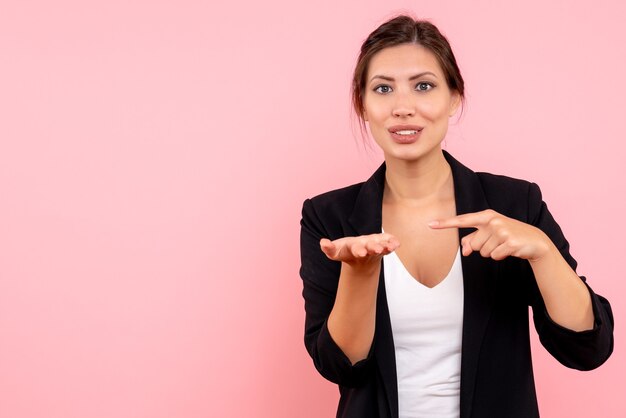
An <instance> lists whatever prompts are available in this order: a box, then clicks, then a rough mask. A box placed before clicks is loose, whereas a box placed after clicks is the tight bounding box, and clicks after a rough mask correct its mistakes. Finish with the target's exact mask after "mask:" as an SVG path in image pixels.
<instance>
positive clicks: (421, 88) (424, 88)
mask: <svg viewBox="0 0 626 418" xmlns="http://www.w3.org/2000/svg"><path fill="white" fill-rule="evenodd" d="M416 87H417V90H419V91H428V90H430V89H432V88H433V87H435V85H434V84H433V83H428V82H426V81H422V82H420V83H417V86H416Z"/></svg>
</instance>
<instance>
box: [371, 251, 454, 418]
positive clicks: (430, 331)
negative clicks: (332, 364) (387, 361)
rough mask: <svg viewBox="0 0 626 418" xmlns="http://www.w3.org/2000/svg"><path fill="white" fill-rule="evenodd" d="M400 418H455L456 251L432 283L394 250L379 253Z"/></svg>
mask: <svg viewBox="0 0 626 418" xmlns="http://www.w3.org/2000/svg"><path fill="white" fill-rule="evenodd" d="M383 268H384V277H385V280H384V281H385V291H386V294H387V303H388V306H389V315H390V320H391V329H392V333H393V341H394V346H395V355H396V371H397V377H398V402H399V404H398V407H399V417H400V418H422V417H425V418H426V417H428V418H458V417H459V402H460V382H461V381H460V375H461V341H462V338H461V337H462V327H463V273H462V268H461V249H460V247H459V249H458V250H457V254H456V257H455V259H454V262H453V264H452V267H451V269H450V271H449V272H448V274H447V276H446V277H445V278H444V279H443V280H442V281H441V282H440V283H438V284H437V285H436V286H433V287H432V288H430V287H427V286H425V285H423V284H421V283H420V282H418V281H417V280H416V279H415V278H414V277H413V276H412V275H411V274H410V273H409V272H408V270H407V269H406V267H405V266H404V264H403V263H402V261H401V260H400V258H399V257H398V255H397V254H396V253H395V251H394V252H391V253H390V254H387V255H385V256H383Z"/></svg>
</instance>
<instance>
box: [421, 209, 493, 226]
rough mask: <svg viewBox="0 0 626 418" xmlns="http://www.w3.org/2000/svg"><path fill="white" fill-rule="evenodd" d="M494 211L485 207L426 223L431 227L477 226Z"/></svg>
mask: <svg viewBox="0 0 626 418" xmlns="http://www.w3.org/2000/svg"><path fill="white" fill-rule="evenodd" d="M494 214H495V211H493V210H491V209H486V210H483V211H480V212H473V213H464V214H462V215H457V216H452V217H450V218H445V219H439V220H434V221H431V222H429V223H428V226H429V227H431V228H433V229H443V228H478V227H479V226H482V225H484V224H486V223H487V222H489V220H490V219H491V218H492V217H493V216H494Z"/></svg>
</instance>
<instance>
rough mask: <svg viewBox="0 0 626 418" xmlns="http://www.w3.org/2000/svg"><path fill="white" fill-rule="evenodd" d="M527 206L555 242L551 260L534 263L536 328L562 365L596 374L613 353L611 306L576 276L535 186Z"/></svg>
mask: <svg viewBox="0 0 626 418" xmlns="http://www.w3.org/2000/svg"><path fill="white" fill-rule="evenodd" d="M528 202H529V206H528V216H529V217H528V219H529V222H530V223H531V224H532V225H534V226H535V227H537V228H539V229H540V230H541V231H542V232H543V233H545V234H546V236H547V237H548V238H549V239H550V243H551V245H550V250H549V251H548V252H547V255H546V257H547V258H545V259H541V260H537V261H530V260H529V264H530V267H531V269H532V273H533V275H534V276H535V281H536V287H535V286H532V285H531V287H533V288H535V291H534V292H531V294H532V295H533V296H532V297H531V305H532V307H533V320H534V323H535V328H536V329H537V333H538V334H539V338H540V340H541V343H542V344H543V346H544V347H545V348H546V349H547V350H548V351H549V352H550V353H551V354H552V355H553V356H554V357H555V358H556V359H557V360H558V361H559V362H561V363H562V364H564V365H565V366H567V367H571V368H574V369H579V370H590V369H594V368H596V367H598V366H600V365H601V364H602V363H604V362H605V361H606V360H607V359H608V358H609V356H610V355H611V353H612V351H613V325H614V320H613V313H612V310H611V306H610V304H609V302H608V301H607V300H606V299H605V298H603V297H602V296H600V295H597V294H595V293H594V292H593V290H592V289H591V288H590V287H589V286H588V285H587V283H586V278H585V277H584V276H578V274H577V273H576V266H577V262H576V260H575V259H574V258H573V257H572V256H571V254H570V253H569V243H568V241H567V240H566V239H565V236H564V235H563V232H562V231H561V228H560V227H559V225H558V224H557V223H556V221H555V220H554V218H553V217H552V214H551V213H550V212H549V210H548V208H547V205H546V203H545V202H543V200H542V197H541V190H540V188H539V186H538V185H537V184H535V183H531V185H530V188H529V193H528ZM583 286H584V288H583ZM589 319H592V321H591V323H589Z"/></svg>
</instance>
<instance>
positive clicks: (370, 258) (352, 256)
mask: <svg viewBox="0 0 626 418" xmlns="http://www.w3.org/2000/svg"><path fill="white" fill-rule="evenodd" d="M399 246H400V242H399V241H398V239H397V238H396V237H394V236H393V235H391V234H388V233H386V232H385V233H381V234H371V235H360V236H357V237H344V238H339V239H336V240H334V241H331V240H329V239H328V238H322V239H321V240H320V247H321V248H322V251H323V252H324V254H326V257H328V258H330V259H331V260H335V261H341V262H344V263H348V264H350V265H353V266H358V265H368V264H371V263H373V262H376V261H379V260H380V258H381V257H382V256H383V255H387V254H389V253H391V252H392V251H394V250H395V249H396V248H398V247H399Z"/></svg>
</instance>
